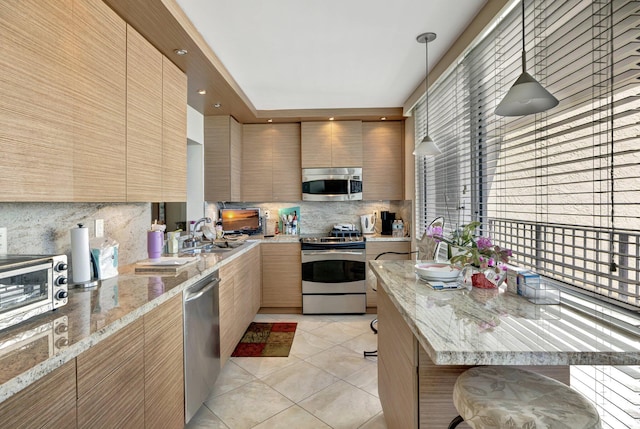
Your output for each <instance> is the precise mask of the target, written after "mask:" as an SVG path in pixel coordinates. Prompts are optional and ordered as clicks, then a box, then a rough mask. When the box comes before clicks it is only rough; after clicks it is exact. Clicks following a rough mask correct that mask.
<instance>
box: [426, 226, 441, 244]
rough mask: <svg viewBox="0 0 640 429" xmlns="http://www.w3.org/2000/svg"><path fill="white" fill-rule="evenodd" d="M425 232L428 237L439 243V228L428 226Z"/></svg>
mask: <svg viewBox="0 0 640 429" xmlns="http://www.w3.org/2000/svg"><path fill="white" fill-rule="evenodd" d="M426 232H427V236H428V237H431V238H434V239H435V240H436V241H440V240H441V239H442V227H441V226H428V227H427V231H426Z"/></svg>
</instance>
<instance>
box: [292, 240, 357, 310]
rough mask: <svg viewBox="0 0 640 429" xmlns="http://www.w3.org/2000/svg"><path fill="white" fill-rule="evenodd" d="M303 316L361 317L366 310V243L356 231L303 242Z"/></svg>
mask: <svg viewBox="0 0 640 429" xmlns="http://www.w3.org/2000/svg"><path fill="white" fill-rule="evenodd" d="M300 242H301V248H302V313H303V314H362V313H365V312H366V309H367V295H366V291H367V286H366V281H365V280H366V279H365V276H366V271H367V267H366V265H367V262H366V255H365V242H364V238H363V237H362V234H361V233H360V232H359V231H357V230H355V228H348V229H345V228H334V229H333V230H332V231H331V232H330V233H329V236H325V237H310V238H303V239H301V240H300Z"/></svg>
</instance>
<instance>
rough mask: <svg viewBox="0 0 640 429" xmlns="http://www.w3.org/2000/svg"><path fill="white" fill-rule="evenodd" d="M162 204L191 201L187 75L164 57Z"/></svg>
mask: <svg viewBox="0 0 640 429" xmlns="http://www.w3.org/2000/svg"><path fill="white" fill-rule="evenodd" d="M162 201H166V202H168V201H187V75H185V74H184V73H182V70H180V69H179V68H178V67H176V66H175V65H174V64H173V63H172V62H171V61H169V60H168V59H167V58H166V57H164V56H163V57H162Z"/></svg>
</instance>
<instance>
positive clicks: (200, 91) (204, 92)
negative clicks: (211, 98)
mask: <svg viewBox="0 0 640 429" xmlns="http://www.w3.org/2000/svg"><path fill="white" fill-rule="evenodd" d="M206 93H207V90H206V89H199V90H198V94H200V95H205V94H206Z"/></svg>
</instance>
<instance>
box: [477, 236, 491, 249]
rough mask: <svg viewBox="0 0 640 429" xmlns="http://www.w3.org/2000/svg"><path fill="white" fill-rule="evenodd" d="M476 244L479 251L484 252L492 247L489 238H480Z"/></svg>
mask: <svg viewBox="0 0 640 429" xmlns="http://www.w3.org/2000/svg"><path fill="white" fill-rule="evenodd" d="M476 244H477V245H478V250H480V251H482V250H485V249H488V248H490V247H491V239H490V238H487V237H478V241H477V243H476Z"/></svg>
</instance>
